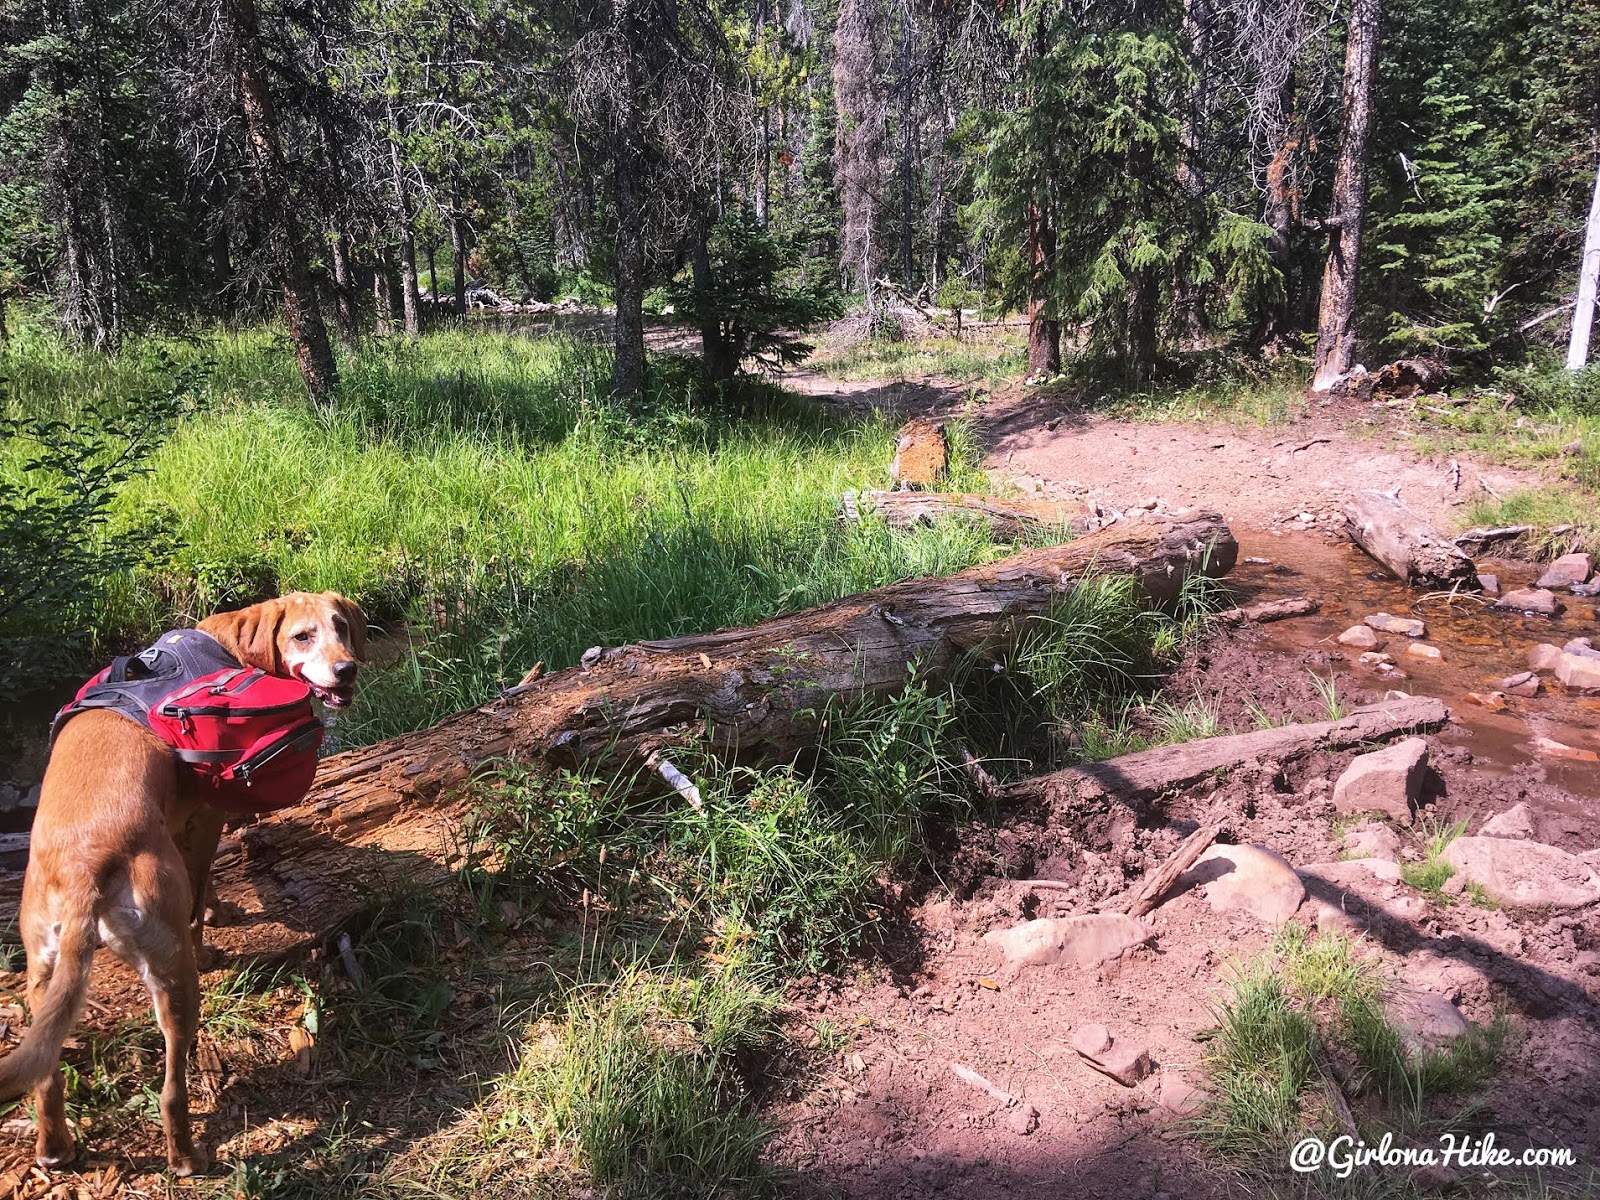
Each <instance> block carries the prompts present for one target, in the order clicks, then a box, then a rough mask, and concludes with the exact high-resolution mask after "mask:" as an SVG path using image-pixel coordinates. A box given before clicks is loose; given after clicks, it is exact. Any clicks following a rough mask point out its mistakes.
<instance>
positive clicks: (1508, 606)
mask: <svg viewBox="0 0 1600 1200" xmlns="http://www.w3.org/2000/svg"><path fill="white" fill-rule="evenodd" d="M1490 607H1491V608H1497V609H1499V610H1500V611H1501V612H1520V613H1532V614H1533V615H1534V616H1536V617H1554V616H1557V615H1559V614H1560V613H1561V611H1562V610H1563V609H1564V608H1566V605H1564V604H1562V603H1561V601H1560V600H1558V599H1557V598H1556V594H1555V593H1554V592H1552V591H1548V590H1546V589H1545V588H1518V589H1517V590H1516V591H1514V592H1507V593H1506V594H1505V595H1504V596H1501V597H1500V599H1498V600H1496V601H1495V602H1494V603H1493V604H1492V605H1490Z"/></svg>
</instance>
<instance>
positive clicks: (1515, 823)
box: [1478, 802, 1539, 838]
mask: <svg viewBox="0 0 1600 1200" xmlns="http://www.w3.org/2000/svg"><path fill="white" fill-rule="evenodd" d="M1478 835H1479V836H1480V837H1497V838H1536V837H1538V836H1539V834H1538V826H1537V825H1536V824H1535V823H1534V817H1533V809H1531V808H1529V807H1528V806H1527V804H1526V803H1520V802H1519V803H1517V804H1513V805H1512V806H1511V807H1510V808H1508V809H1506V811H1505V812H1503V813H1499V814H1498V815H1496V816H1493V817H1490V818H1489V819H1488V820H1487V821H1485V822H1484V823H1483V828H1482V829H1480V830H1478Z"/></svg>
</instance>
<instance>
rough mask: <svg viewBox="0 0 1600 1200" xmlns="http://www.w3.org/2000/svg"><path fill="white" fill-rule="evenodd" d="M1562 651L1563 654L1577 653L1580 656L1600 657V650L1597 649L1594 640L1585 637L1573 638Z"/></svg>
mask: <svg viewBox="0 0 1600 1200" xmlns="http://www.w3.org/2000/svg"><path fill="white" fill-rule="evenodd" d="M1561 652H1562V653H1563V654H1576V655H1577V656H1578V657H1579V658H1595V659H1600V650H1596V649H1595V648H1594V642H1593V641H1592V640H1591V639H1589V638H1585V637H1577V638H1573V639H1572V640H1571V641H1570V642H1568V643H1567V644H1566V645H1565V646H1563V647H1561Z"/></svg>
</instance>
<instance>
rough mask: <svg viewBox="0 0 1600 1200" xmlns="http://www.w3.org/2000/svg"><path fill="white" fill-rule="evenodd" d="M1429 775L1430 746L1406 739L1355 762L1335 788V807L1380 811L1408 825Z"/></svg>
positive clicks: (1349, 809) (1347, 810) (1414, 738)
mask: <svg viewBox="0 0 1600 1200" xmlns="http://www.w3.org/2000/svg"><path fill="white" fill-rule="evenodd" d="M1427 772H1428V743H1427V742H1425V741H1423V740H1422V739H1421V738H1416V737H1413V738H1406V739H1405V740H1404V741H1401V742H1396V743H1395V744H1394V745H1392V746H1385V747H1384V748H1383V749H1382V750H1374V751H1373V752H1372V753H1371V754H1363V755H1361V756H1359V757H1358V758H1356V759H1355V760H1354V761H1352V762H1351V764H1350V765H1349V766H1348V767H1346V768H1345V770H1344V774H1343V775H1341V776H1339V782H1338V783H1336V784H1334V785H1333V806H1334V808H1336V809H1337V810H1338V811H1340V812H1342V813H1362V812H1379V813H1383V814H1384V815H1385V816H1389V817H1392V818H1394V819H1395V820H1396V821H1399V822H1400V823H1401V824H1403V825H1409V824H1410V823H1411V808H1412V806H1413V805H1414V804H1415V803H1416V801H1417V796H1418V794H1419V793H1420V792H1421V791H1422V781H1423V779H1424V778H1425V777H1426V775H1427Z"/></svg>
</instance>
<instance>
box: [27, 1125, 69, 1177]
mask: <svg viewBox="0 0 1600 1200" xmlns="http://www.w3.org/2000/svg"><path fill="white" fill-rule="evenodd" d="M33 1161H34V1162H36V1163H38V1164H39V1166H41V1167H42V1168H44V1169H45V1170H46V1171H58V1170H60V1169H61V1168H62V1167H70V1166H71V1165H72V1164H73V1163H75V1162H77V1161H78V1143H77V1142H75V1141H73V1140H72V1135H71V1134H68V1135H67V1137H66V1138H65V1139H62V1140H55V1139H52V1140H51V1141H50V1142H46V1141H45V1139H44V1138H40V1139H39V1144H38V1145H37V1146H36V1147H35V1149H34V1156H33Z"/></svg>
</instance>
